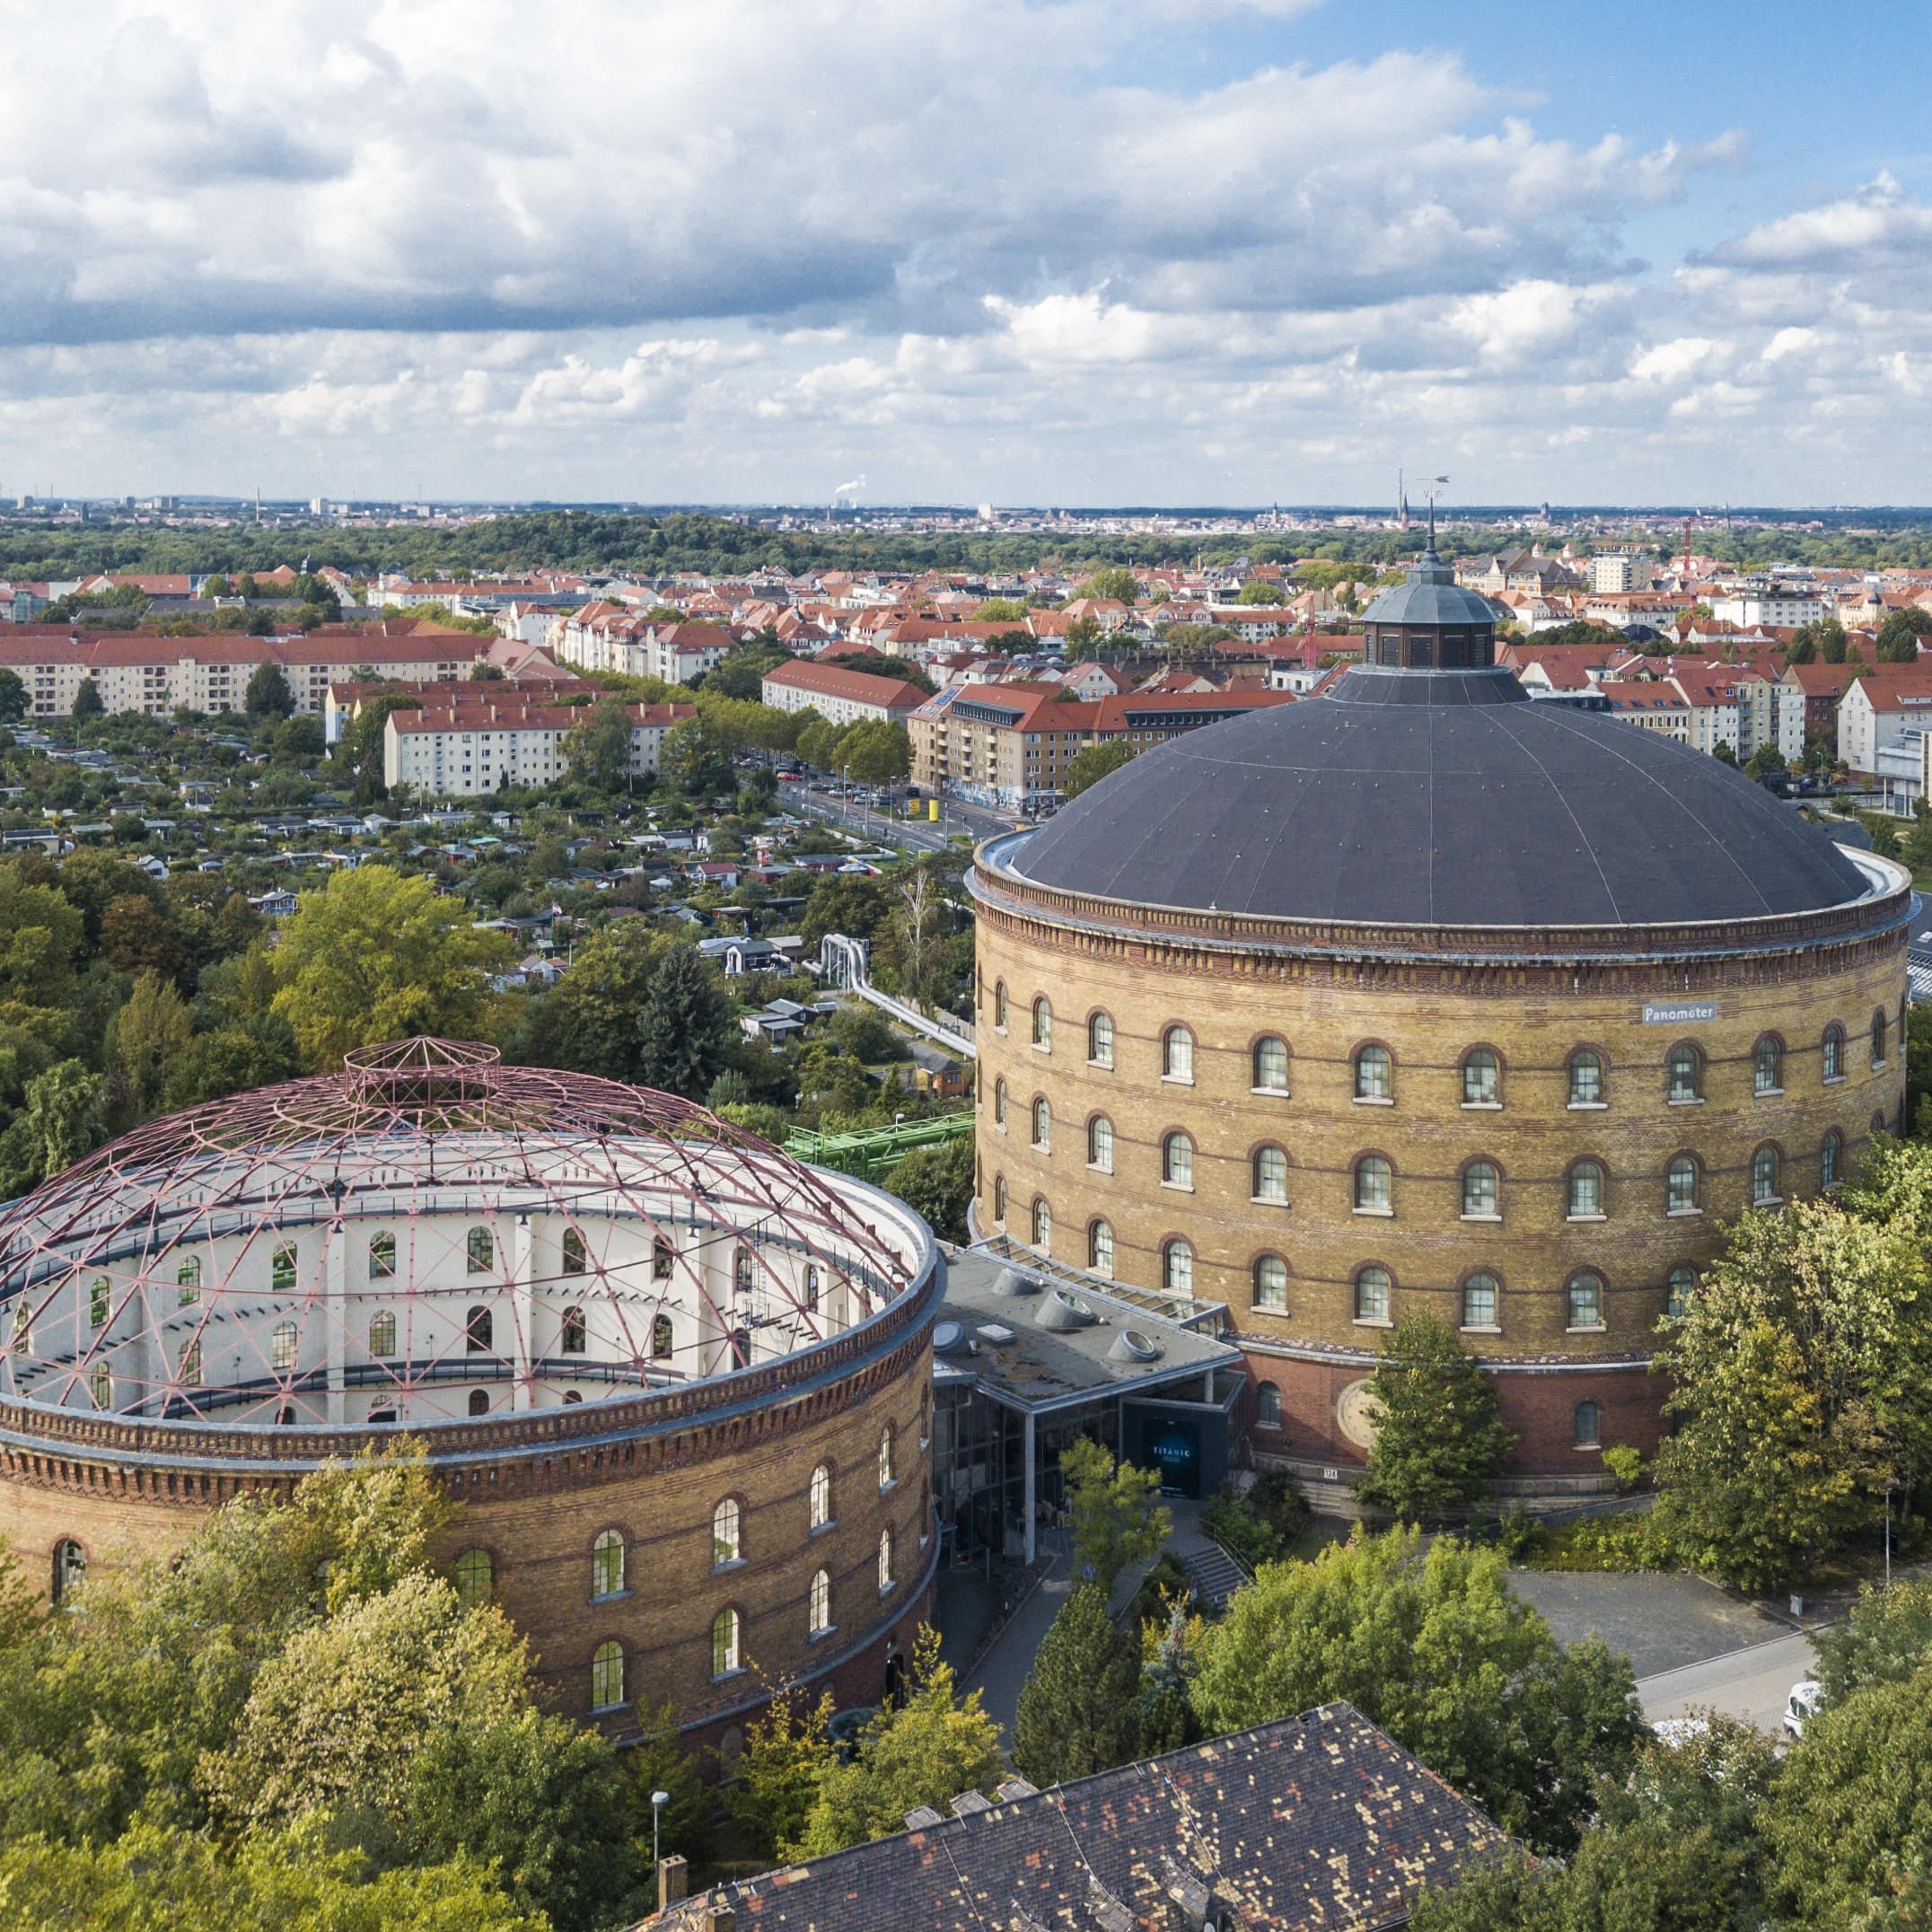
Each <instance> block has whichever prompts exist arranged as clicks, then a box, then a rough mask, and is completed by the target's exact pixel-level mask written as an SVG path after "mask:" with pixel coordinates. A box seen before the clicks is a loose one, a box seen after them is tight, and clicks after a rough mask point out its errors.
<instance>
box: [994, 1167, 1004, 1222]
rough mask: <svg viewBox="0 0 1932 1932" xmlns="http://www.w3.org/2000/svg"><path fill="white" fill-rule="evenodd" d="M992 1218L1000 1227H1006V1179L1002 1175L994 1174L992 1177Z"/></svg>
mask: <svg viewBox="0 0 1932 1932" xmlns="http://www.w3.org/2000/svg"><path fill="white" fill-rule="evenodd" d="M993 1218H994V1220H996V1221H997V1223H998V1224H999V1225H1000V1226H1002V1227H1005V1226H1006V1175H1004V1174H995V1175H994V1176H993Z"/></svg>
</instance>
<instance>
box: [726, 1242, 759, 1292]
mask: <svg viewBox="0 0 1932 1932" xmlns="http://www.w3.org/2000/svg"><path fill="white" fill-rule="evenodd" d="M731 1285H732V1287H733V1289H734V1290H735V1291H736V1292H737V1293H738V1294H739V1295H749V1294H751V1291H752V1290H753V1289H754V1288H756V1287H757V1286H758V1257H757V1256H756V1255H755V1254H753V1253H752V1252H751V1250H750V1249H749V1248H740V1249H739V1250H738V1251H737V1252H736V1253H735V1254H734V1255H733V1256H732V1260H731Z"/></svg>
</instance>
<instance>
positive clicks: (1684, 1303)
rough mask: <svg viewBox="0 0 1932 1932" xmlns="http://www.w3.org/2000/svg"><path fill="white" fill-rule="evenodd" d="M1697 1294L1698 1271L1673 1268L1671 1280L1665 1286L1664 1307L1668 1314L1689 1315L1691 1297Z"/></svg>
mask: <svg viewBox="0 0 1932 1932" xmlns="http://www.w3.org/2000/svg"><path fill="white" fill-rule="evenodd" d="M1696 1293H1697V1270H1696V1269H1694V1268H1673V1269H1672V1270H1671V1272H1670V1278H1669V1279H1668V1280H1667V1281H1666V1282H1665V1283H1664V1312H1665V1313H1667V1314H1673V1315H1687V1314H1689V1313H1690V1297H1691V1296H1692V1295H1695V1294H1696Z"/></svg>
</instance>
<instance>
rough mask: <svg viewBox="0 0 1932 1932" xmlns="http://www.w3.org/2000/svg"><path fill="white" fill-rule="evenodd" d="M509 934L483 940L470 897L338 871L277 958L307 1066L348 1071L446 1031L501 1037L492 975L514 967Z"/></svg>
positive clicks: (414, 881) (384, 874)
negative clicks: (357, 1061) (401, 1044)
mask: <svg viewBox="0 0 1932 1932" xmlns="http://www.w3.org/2000/svg"><path fill="white" fill-rule="evenodd" d="M509 953H510V947H509V944H508V942H507V940H506V939H505V937H504V935H502V934H500V933H486V932H478V931H476V930H475V929H474V927H473V926H472V925H471V923H470V918H469V917H468V910H467V908H465V907H464V905H463V903H462V901H461V900H447V899H438V898H437V897H436V894H435V890H434V888H433V887H432V886H431V884H430V883H429V881H428V880H427V879H425V878H421V877H406V876H405V875H404V874H401V873H398V872H394V871H391V869H390V868H389V867H388V866H386V865H362V866H358V867H356V869H355V870H354V871H345V872H338V873H336V874H332V875H331V877H330V878H329V883H328V884H327V885H326V886H325V887H324V888H323V889H322V890H321V891H317V892H304V893H303V895H302V898H301V900H300V903H299V905H298V908H297V910H296V911H295V913H294V916H293V917H292V918H290V919H289V920H288V921H287V923H286V924H285V926H284V927H283V930H282V944H280V945H279V946H278V947H277V949H276V951H275V952H274V953H273V954H271V955H270V964H271V967H272V970H273V972H274V977H275V984H276V992H275V997H274V1002H273V1010H274V1011H275V1012H276V1013H277V1014H280V1015H281V1017H282V1018H284V1019H285V1020H286V1021H287V1022H288V1024H289V1026H290V1027H291V1029H292V1030H293V1031H294V1035H295V1041H296V1044H297V1046H298V1047H299V1049H300V1050H301V1053H302V1057H303V1063H304V1065H306V1066H307V1067H310V1068H311V1069H312V1070H315V1071H321V1070H324V1069H327V1068H329V1067H338V1066H340V1065H341V1062H342V1056H343V1055H344V1054H345V1053H346V1052H347V1051H348V1049H350V1048H351V1047H359V1046H369V1045H373V1044H374V1043H375V1042H377V1041H387V1040H400V1039H404V1038H406V1037H407V1036H408V1035H410V1034H413V1033H435V1034H441V1035H443V1036H444V1037H447V1038H451V1039H458V1040H487V1039H488V1038H489V1037H490V1036H491V1035H492V1034H493V1033H494V1032H495V1031H496V1002H495V999H494V997H493V996H492V994H491V992H490V989H489V978H490V975H491V974H492V973H493V972H495V971H496V970H500V969H501V968H502V967H503V965H504V964H505V963H506V962H507V960H508V957H509Z"/></svg>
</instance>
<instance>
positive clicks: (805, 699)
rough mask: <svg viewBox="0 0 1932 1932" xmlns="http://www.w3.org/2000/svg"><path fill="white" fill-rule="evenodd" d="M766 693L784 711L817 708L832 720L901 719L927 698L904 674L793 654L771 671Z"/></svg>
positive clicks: (841, 722)
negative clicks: (886, 673) (890, 675)
mask: <svg viewBox="0 0 1932 1932" xmlns="http://www.w3.org/2000/svg"><path fill="white" fill-rule="evenodd" d="M763 696H764V699H765V702H766V703H767V704H768V705H771V706H774V707H777V709H778V710H780V711H816V712H817V713H818V715H819V716H821V718H824V719H826V720H827V721H828V722H829V723H830V724H833V725H858V724H862V723H865V722H867V721H868V720H873V719H883V720H885V721H886V722H887V723H890V724H902V723H904V721H905V720H906V719H907V718H909V716H911V715H912V714H913V713H914V712H915V711H917V710H918V708H919V707H920V706H921V705H923V704H924V703H925V702H926V692H925V691H923V690H922V689H920V688H919V687H918V685H917V684H909V683H908V682H907V681H906V680H905V679H903V678H881V677H875V676H874V674H873V673H872V672H867V671H847V670H846V669H844V668H843V667H842V666H841V665H839V664H814V663H811V662H809V661H808V660H806V659H803V658H800V659H795V660H794V662H792V663H789V664H780V665H778V666H777V669H776V670H773V671H768V672H766V673H765V678H764V690H763Z"/></svg>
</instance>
